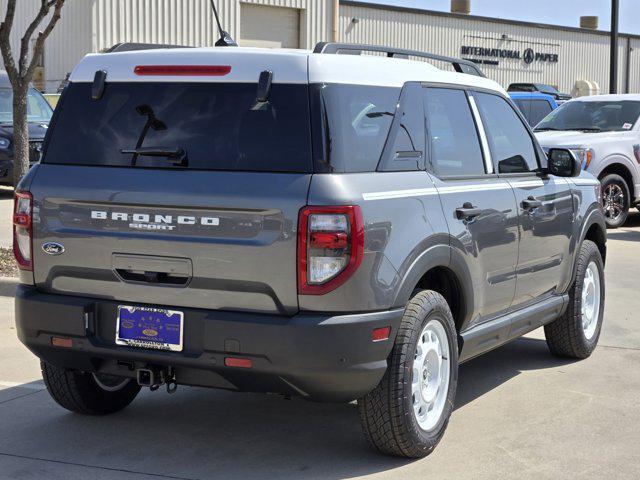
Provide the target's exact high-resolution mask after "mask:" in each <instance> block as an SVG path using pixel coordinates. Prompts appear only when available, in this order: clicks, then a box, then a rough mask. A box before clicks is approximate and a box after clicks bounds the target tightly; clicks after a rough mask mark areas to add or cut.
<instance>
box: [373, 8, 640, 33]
mask: <svg viewBox="0 0 640 480" xmlns="http://www.w3.org/2000/svg"><path fill="white" fill-rule="evenodd" d="M361 1H366V2H369V3H382V4H387V5H399V6H403V7H413V8H424V9H427V10H439V11H444V12H449V11H451V0H361ZM471 14H472V15H482V16H486V17H497V18H506V19H510V20H524V21H527V22H539V23H550V24H553V25H564V26H568V27H578V26H580V17H581V16H582V15H597V16H598V17H600V21H599V26H598V28H599V29H600V30H609V29H610V25H611V0H471ZM639 20H640V0H620V32H621V33H634V34H638V35H640V21H639Z"/></svg>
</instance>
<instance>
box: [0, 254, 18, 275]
mask: <svg viewBox="0 0 640 480" xmlns="http://www.w3.org/2000/svg"><path fill="white" fill-rule="evenodd" d="M17 276H18V266H17V265H16V261H15V259H14V258H13V250H12V249H11V248H2V247H0V277H17Z"/></svg>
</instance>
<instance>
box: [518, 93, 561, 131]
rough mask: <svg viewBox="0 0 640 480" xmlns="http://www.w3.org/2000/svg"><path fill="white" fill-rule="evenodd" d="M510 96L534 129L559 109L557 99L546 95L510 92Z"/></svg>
mask: <svg viewBox="0 0 640 480" xmlns="http://www.w3.org/2000/svg"><path fill="white" fill-rule="evenodd" d="M509 96H510V97H511V99H512V100H513V103H515V104H516V105H517V106H518V108H519V109H520V111H521V112H522V115H524V118H525V119H526V120H527V122H528V123H529V125H531V126H532V127H535V126H536V125H537V124H538V123H539V122H540V120H542V119H543V118H544V117H546V116H547V115H549V114H550V113H551V112H552V111H553V110H555V109H556V108H558V103H557V102H556V100H555V98H553V97H552V96H551V95H547V94H546V93H535V92H534V93H527V92H510V93H509Z"/></svg>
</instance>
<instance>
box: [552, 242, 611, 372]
mask: <svg viewBox="0 0 640 480" xmlns="http://www.w3.org/2000/svg"><path fill="white" fill-rule="evenodd" d="M603 314H604V263H603V262H602V256H601V255H600V250H598V247H597V246H596V244H595V243H593V242H592V241H590V240H585V241H584V242H583V243H582V246H581V247H580V252H579V255H578V262H577V266H576V278H575V280H574V282H573V285H572V286H571V289H570V290H569V306H568V307H567V311H566V312H565V313H564V315H562V316H561V317H560V318H558V319H557V320H555V321H554V322H552V323H550V324H548V325H546V326H545V327H544V334H545V337H546V339H547V345H548V346H549V350H550V351H551V353H553V354H554V355H557V356H559V357H566V358H577V359H583V358H587V357H589V356H590V355H591V354H592V353H593V351H594V350H595V348H596V345H597V344H598V339H599V338H600V331H601V330H602V320H603Z"/></svg>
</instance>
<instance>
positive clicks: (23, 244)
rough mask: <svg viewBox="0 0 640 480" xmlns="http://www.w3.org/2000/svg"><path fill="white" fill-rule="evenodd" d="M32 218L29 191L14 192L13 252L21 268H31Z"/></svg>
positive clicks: (31, 201) (31, 198)
mask: <svg viewBox="0 0 640 480" xmlns="http://www.w3.org/2000/svg"><path fill="white" fill-rule="evenodd" d="M32 219H33V197H32V196H31V194H30V193H29V192H16V193H15V200H14V204H13V254H14V256H15V257H16V262H18V267H19V268H20V269H22V270H33V260H32V258H31V257H32V252H33V248H32V241H31V232H32V227H33V221H32Z"/></svg>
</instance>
